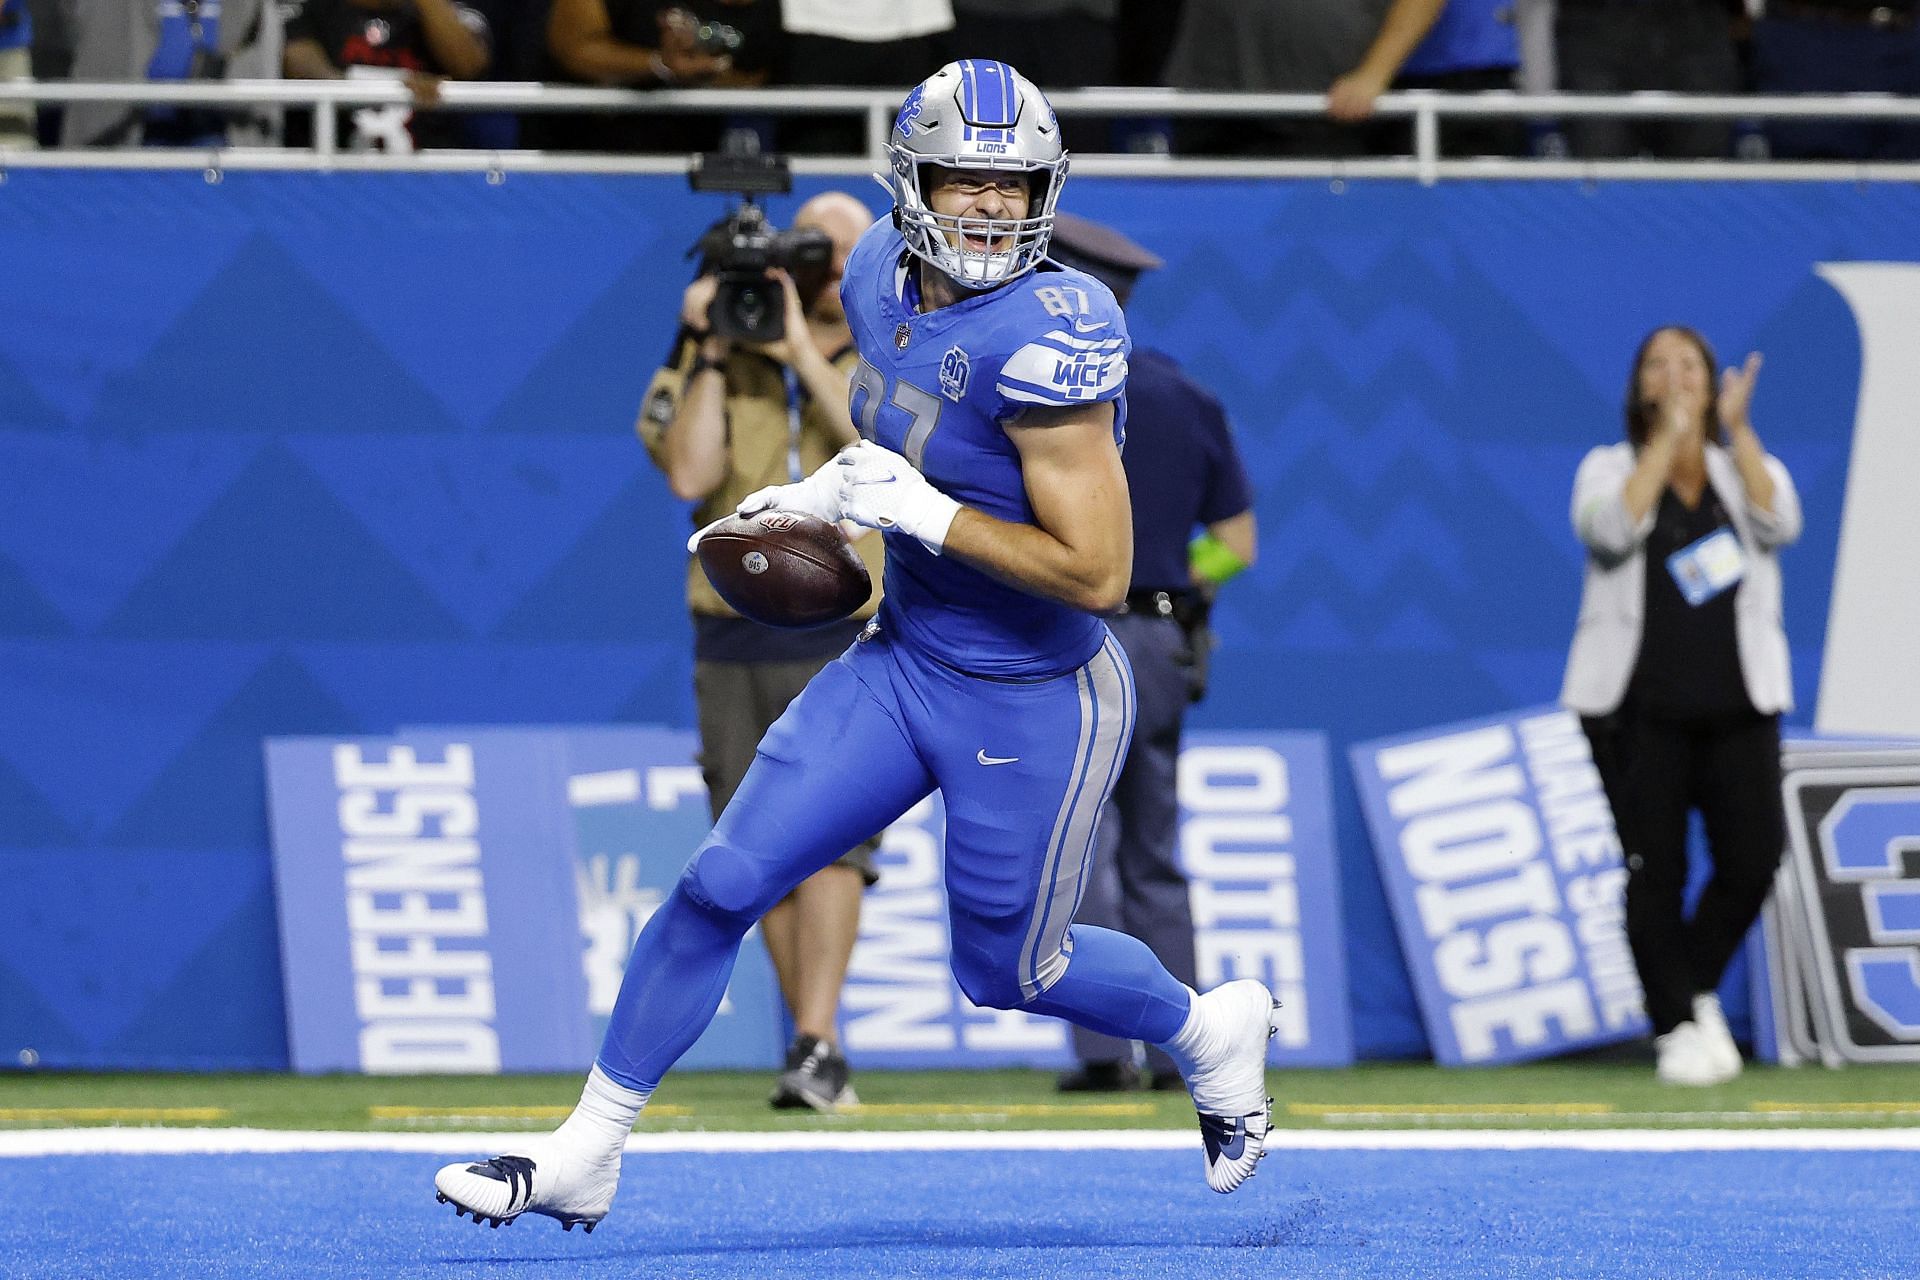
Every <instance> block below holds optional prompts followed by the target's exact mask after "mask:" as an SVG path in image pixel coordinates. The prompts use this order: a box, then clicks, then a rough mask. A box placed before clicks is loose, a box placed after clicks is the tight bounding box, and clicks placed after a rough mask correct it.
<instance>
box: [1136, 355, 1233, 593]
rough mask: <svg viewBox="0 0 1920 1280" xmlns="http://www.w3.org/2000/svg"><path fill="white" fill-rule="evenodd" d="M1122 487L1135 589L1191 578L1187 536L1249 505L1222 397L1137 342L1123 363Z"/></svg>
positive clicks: (1181, 585)
mask: <svg viewBox="0 0 1920 1280" xmlns="http://www.w3.org/2000/svg"><path fill="white" fill-rule="evenodd" d="M1127 404H1128V406H1129V412H1128V417H1127V421H1128V424H1129V425H1128V435H1127V452H1126V457H1125V461H1126V467H1127V487H1128V488H1129V489H1130V490H1131V491H1132V493H1133V589H1134V590H1135V591H1179V590H1184V589H1186V588H1188V587H1191V586H1192V585H1193V582H1192V578H1191V575H1190V574H1189V573H1188V571H1187V541H1188V539H1190V538H1191V537H1192V536H1193V527H1194V526H1195V525H1196V524H1213V523H1215V522H1217V521H1220V520H1225V519H1227V518H1228V517H1229V516H1237V515H1239V514H1241V513H1242V512H1244V511H1246V510H1247V509H1249V508H1250V507H1252V506H1253V493H1252V489H1251V487H1250V486H1249V485H1248V483H1247V472H1246V468H1245V467H1243V466H1242V465H1241V462H1240V452H1239V450H1238V449H1237V448H1235V447H1234V443H1233V432H1232V428H1231V427H1229V426H1228V425H1227V414H1226V411H1225V410H1224V409H1222V408H1221V407H1220V402H1219V401H1218V400H1216V399H1215V398H1214V397H1213V396H1212V395H1211V394H1209V393H1208V392H1207V391H1206V390H1205V389H1204V388H1202V387H1201V386H1200V385H1199V384H1198V383H1196V382H1194V381H1193V380H1192V379H1191V378H1189V377H1187V375H1186V373H1185V371H1184V370H1182V369H1181V368H1180V366H1179V365H1178V364H1176V363H1174V360H1173V358H1172V357H1171V356H1168V355H1164V354H1162V353H1161V352H1158V351H1154V350H1151V349H1150V348H1146V347H1136V348H1134V351H1133V358H1132V360H1131V361H1130V362H1129V366H1128V370H1127Z"/></svg>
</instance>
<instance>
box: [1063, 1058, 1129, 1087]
mask: <svg viewBox="0 0 1920 1280" xmlns="http://www.w3.org/2000/svg"><path fill="white" fill-rule="evenodd" d="M1054 1087H1055V1088H1057V1089H1058V1090H1060V1092H1061V1093H1131V1092H1133V1091H1134V1090H1135V1089H1138V1088H1139V1087H1140V1068H1138V1067H1136V1066H1134V1065H1133V1064H1132V1063H1131V1062H1083V1063H1081V1064H1080V1065H1079V1066H1078V1067H1076V1068H1074V1069H1073V1070H1072V1071H1067V1072H1063V1073H1062V1074H1061V1076H1060V1078H1059V1079H1058V1080H1057V1081H1055V1082H1054Z"/></svg>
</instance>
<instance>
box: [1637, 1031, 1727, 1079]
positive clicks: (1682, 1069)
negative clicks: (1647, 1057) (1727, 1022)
mask: <svg viewBox="0 0 1920 1280" xmlns="http://www.w3.org/2000/svg"><path fill="white" fill-rule="evenodd" d="M1653 1047H1654V1053H1655V1055H1656V1059H1657V1066H1656V1067H1655V1070H1656V1071H1657V1073H1658V1074H1659V1076H1660V1080H1661V1082H1662V1083H1663V1084H1681V1085H1688V1086H1691V1087H1693V1088H1709V1087H1711V1086H1713V1085H1716V1084H1725V1083H1726V1082H1727V1081H1728V1080H1731V1079H1732V1078H1733V1077H1732V1076H1729V1075H1728V1074H1727V1073H1726V1068H1725V1065H1724V1064H1723V1063H1721V1062H1720V1061H1719V1060H1718V1059H1717V1058H1716V1056H1715V1054H1714V1049H1713V1045H1712V1044H1711V1043H1709V1042H1708V1040H1707V1038H1706V1036H1705V1035H1703V1034H1702V1033H1701V1030H1700V1028H1699V1027H1698V1026H1696V1025H1695V1024H1693V1023H1692V1022H1683V1023H1681V1024H1680V1025H1679V1026H1677V1027H1675V1028H1674V1029H1673V1030H1671V1031H1669V1032H1667V1034H1665V1035H1663V1036H1655V1037H1654V1040H1653Z"/></svg>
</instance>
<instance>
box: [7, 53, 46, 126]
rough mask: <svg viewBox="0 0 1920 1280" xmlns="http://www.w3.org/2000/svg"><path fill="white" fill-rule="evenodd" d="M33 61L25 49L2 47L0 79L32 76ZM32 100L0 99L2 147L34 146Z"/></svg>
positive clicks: (18, 78)
mask: <svg viewBox="0 0 1920 1280" xmlns="http://www.w3.org/2000/svg"><path fill="white" fill-rule="evenodd" d="M32 78H33V63H32V60H31V59H29V58H28V56H27V51H26V50H25V49H0V80H31V79H32ZM33 129H34V108H33V104H32V103H31V102H0V147H22V148H25V147H34V146H38V145H39V143H38V142H37V141H36V139H35V138H34V134H33Z"/></svg>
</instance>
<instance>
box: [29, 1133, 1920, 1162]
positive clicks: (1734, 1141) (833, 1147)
mask: <svg viewBox="0 0 1920 1280" xmlns="http://www.w3.org/2000/svg"><path fill="white" fill-rule="evenodd" d="M528 1136H529V1135H527V1134H526V1133H341V1132H307V1131H298V1130H288V1129H160V1128H148V1129H133V1128H98V1129H15V1130H7V1131H0V1157H5V1156H52V1155H203V1154H214V1155H280V1154H287V1153H292V1152H303V1151H387V1152H400V1153H419V1154H429V1153H431V1154H446V1155H454V1156H461V1155H471V1156H477V1155H478V1154H480V1153H484V1152H493V1151H512V1150H514V1149H516V1148H518V1147H520V1146H522V1145H524V1144H525V1143H526V1141H527V1138H528ZM1199 1145H1200V1143H1199V1137H1198V1135H1197V1134H1195V1133H1192V1132H1189V1131H1187V1130H1184V1129H1046V1130H1033V1129H1025V1130H1019V1131H1008V1132H977V1133H943V1132H931V1133H926V1132H909V1131H899V1132H886V1133H642V1134H635V1135H634V1136H633V1137H632V1138H631V1139H629V1140H628V1142H627V1154H628V1155H671V1154H687V1153H693V1154H725V1153H735V1152H781V1151H849V1152H861V1151H1176V1150H1179V1151H1184V1150H1189V1149H1192V1148H1194V1147H1197V1146H1199ZM1267 1147H1268V1149H1269V1150H1280V1151H1654V1152H1674V1151H1920V1129H1792V1130H1777V1131H1762V1132H1753V1131H1750V1130H1742V1129H1613V1130H1604V1131H1599V1132H1595V1131H1591V1130H1587V1131H1578V1130H1574V1131H1566V1130H1536V1131H1533V1132H1511V1131H1505V1130H1486V1129H1431V1130H1421V1131H1417V1132H1408V1131H1405V1130H1382V1131H1380V1132H1377V1133H1328V1132H1325V1131H1322V1130H1317V1129H1276V1130H1274V1131H1273V1132H1271V1133H1270V1134H1268V1135H1267Z"/></svg>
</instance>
